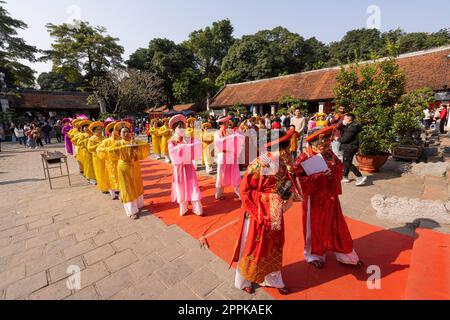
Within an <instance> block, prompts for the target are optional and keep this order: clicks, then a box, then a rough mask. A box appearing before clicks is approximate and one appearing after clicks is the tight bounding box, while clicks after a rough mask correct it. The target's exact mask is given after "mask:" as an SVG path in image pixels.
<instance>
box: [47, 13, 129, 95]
mask: <svg viewBox="0 0 450 320" xmlns="http://www.w3.org/2000/svg"><path fill="white" fill-rule="evenodd" d="M47 29H48V31H49V33H50V35H51V36H52V37H53V38H55V41H54V43H53V44H52V49H51V50H48V51H46V52H45V56H44V57H43V58H42V60H51V61H52V63H53V72H56V73H58V74H62V75H64V77H65V79H66V80H67V81H69V82H72V83H76V82H81V83H82V86H81V87H80V89H81V90H86V91H92V90H93V88H94V87H95V83H96V81H98V80H100V79H101V78H103V77H104V76H105V75H106V74H107V73H108V71H109V70H111V69H114V68H120V67H122V54H123V52H124V49H123V47H122V46H120V45H119V44H118V41H119V39H118V38H113V37H112V36H110V35H107V34H106V32H107V30H106V28H104V27H100V26H98V27H93V26H91V25H90V24H89V23H88V22H83V21H79V22H78V23H77V24H76V25H70V24H67V23H63V24H61V25H54V24H52V23H49V24H47Z"/></svg>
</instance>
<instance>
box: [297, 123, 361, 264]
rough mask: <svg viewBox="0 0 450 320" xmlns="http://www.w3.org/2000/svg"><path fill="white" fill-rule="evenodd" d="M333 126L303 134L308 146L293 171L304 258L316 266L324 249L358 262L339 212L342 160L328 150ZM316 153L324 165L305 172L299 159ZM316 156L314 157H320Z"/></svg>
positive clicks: (321, 261) (322, 259)
mask: <svg viewBox="0 0 450 320" xmlns="http://www.w3.org/2000/svg"><path fill="white" fill-rule="evenodd" d="M333 129H334V128H333V127H332V126H331V127H325V128H322V129H319V128H318V129H315V130H313V131H312V132H311V133H310V135H309V136H308V137H307V138H306V141H307V142H308V143H309V147H308V148H307V149H306V150H305V152H303V154H302V155H301V156H300V157H299V158H298V159H297V161H296V163H295V172H296V175H297V177H298V178H299V180H300V184H301V188H302V191H303V192H304V197H305V201H303V213H304V215H303V232H304V240H305V250H304V254H305V259H306V262H308V263H310V264H312V265H313V266H314V267H316V268H318V269H322V268H323V266H324V263H325V257H326V253H327V252H329V251H331V252H334V253H335V255H336V258H337V260H338V261H339V262H341V263H344V264H350V265H356V266H362V262H361V261H360V260H359V258H358V255H357V254H356V252H355V250H354V249H353V240H352V237H351V235H350V232H349V230H348V227H347V223H346V222H345V218H344V215H343V213H342V209H341V205H340V202H339V196H340V195H341V194H342V185H341V179H342V163H341V161H340V160H339V159H338V158H337V156H336V155H335V154H334V153H333V152H332V151H331V150H330V144H331V138H332V135H333ZM315 156H317V157H320V158H321V159H322V160H321V161H323V160H325V164H326V166H325V167H327V168H324V170H323V171H322V172H319V173H315V174H312V173H310V175H308V171H307V170H306V169H304V167H303V162H305V161H307V160H309V159H312V158H313V157H315ZM320 158H318V159H320Z"/></svg>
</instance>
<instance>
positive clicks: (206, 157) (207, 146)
mask: <svg viewBox="0 0 450 320" xmlns="http://www.w3.org/2000/svg"><path fill="white" fill-rule="evenodd" d="M213 143H214V132H208V131H203V132H202V146H203V152H202V163H203V164H207V165H209V166H212V165H213V164H214V147H211V144H213Z"/></svg>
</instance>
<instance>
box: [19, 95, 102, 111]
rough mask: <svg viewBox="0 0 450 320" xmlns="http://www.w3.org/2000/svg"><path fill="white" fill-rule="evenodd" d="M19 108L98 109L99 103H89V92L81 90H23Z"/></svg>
mask: <svg viewBox="0 0 450 320" xmlns="http://www.w3.org/2000/svg"><path fill="white" fill-rule="evenodd" d="M19 94H20V97H21V98H20V99H19V101H18V108H19V109H46V110H96V109H100V106H99V105H88V104H87V98H88V96H89V95H88V94H85V93H80V92H50V91H21V92H19Z"/></svg>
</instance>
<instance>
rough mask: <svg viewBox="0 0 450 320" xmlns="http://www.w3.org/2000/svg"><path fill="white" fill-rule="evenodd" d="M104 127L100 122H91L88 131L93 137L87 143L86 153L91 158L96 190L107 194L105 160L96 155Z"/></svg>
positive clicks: (107, 180)
mask: <svg viewBox="0 0 450 320" xmlns="http://www.w3.org/2000/svg"><path fill="white" fill-rule="evenodd" d="M104 127H105V124H104V123H103V122H100V121H96V122H93V123H92V124H91V125H90V126H89V131H90V132H92V133H93V135H92V137H90V138H89V140H88V142H87V151H88V152H89V153H90V155H91V157H92V165H93V166H94V172H95V181H97V188H98V190H99V191H100V192H102V193H104V194H108V193H109V190H110V187H109V179H108V173H107V171H106V164H105V160H104V159H103V158H102V157H100V156H99V155H98V153H97V149H98V147H99V146H100V145H101V144H102V142H103V140H105V137H104V136H103V129H104Z"/></svg>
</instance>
